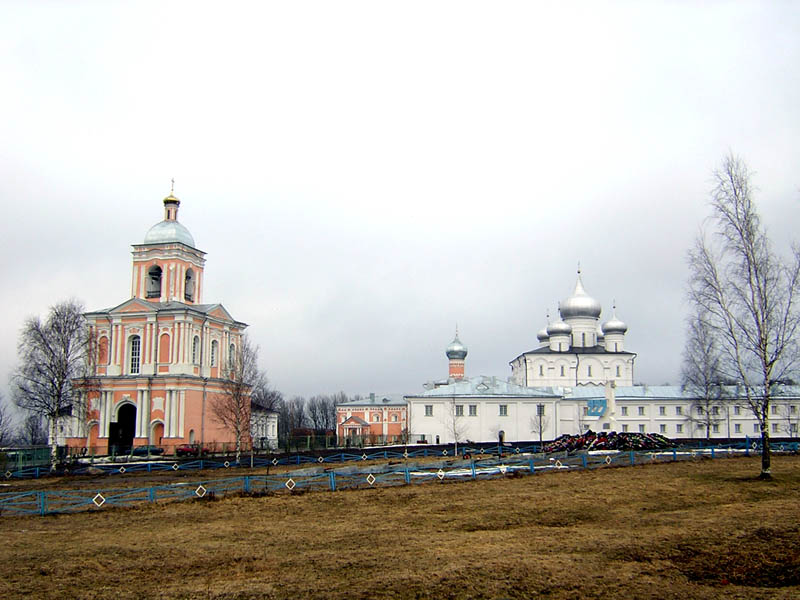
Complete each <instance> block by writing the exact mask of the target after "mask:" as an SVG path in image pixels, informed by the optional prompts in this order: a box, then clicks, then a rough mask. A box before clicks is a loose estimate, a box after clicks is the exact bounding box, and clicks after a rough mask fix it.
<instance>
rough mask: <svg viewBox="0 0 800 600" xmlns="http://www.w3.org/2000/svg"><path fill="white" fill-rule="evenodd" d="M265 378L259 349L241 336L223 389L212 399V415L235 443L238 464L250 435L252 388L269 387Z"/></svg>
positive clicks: (223, 383)
mask: <svg viewBox="0 0 800 600" xmlns="http://www.w3.org/2000/svg"><path fill="white" fill-rule="evenodd" d="M266 385H267V382H266V375H265V374H264V372H263V371H261V370H260V369H259V368H258V346H253V344H252V343H251V342H250V339H249V338H248V337H247V336H246V335H243V336H242V341H241V343H240V344H239V347H238V348H237V349H236V353H235V355H234V357H233V361H232V364H231V368H230V371H229V374H228V378H227V379H225V380H224V381H223V382H222V384H221V388H222V390H221V391H220V392H219V393H217V394H214V395H213V396H212V397H211V412H212V414H213V416H214V418H215V419H216V420H217V422H219V423H220V424H221V425H222V426H223V427H225V429H227V430H228V431H230V432H231V433H232V434H233V436H234V438H235V440H236V461H237V462H238V461H239V460H240V459H241V455H242V439H243V438H244V437H245V436H246V435H249V433H250V403H251V394H252V391H253V389H258V388H263V387H266Z"/></svg>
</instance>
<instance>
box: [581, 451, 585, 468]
mask: <svg viewBox="0 0 800 600" xmlns="http://www.w3.org/2000/svg"><path fill="white" fill-rule="evenodd" d="M581 463H583V468H584V469H585V468H586V455H585V454H584V455H582V456H581Z"/></svg>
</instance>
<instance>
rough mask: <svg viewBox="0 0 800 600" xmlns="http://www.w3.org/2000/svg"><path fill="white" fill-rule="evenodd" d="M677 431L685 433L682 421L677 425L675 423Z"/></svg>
mask: <svg viewBox="0 0 800 600" xmlns="http://www.w3.org/2000/svg"><path fill="white" fill-rule="evenodd" d="M675 433H683V424H682V423H678V424H677V425H675Z"/></svg>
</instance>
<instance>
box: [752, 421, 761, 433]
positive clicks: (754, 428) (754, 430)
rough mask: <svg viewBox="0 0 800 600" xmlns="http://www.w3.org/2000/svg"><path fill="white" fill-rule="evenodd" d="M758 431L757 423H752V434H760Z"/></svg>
mask: <svg viewBox="0 0 800 600" xmlns="http://www.w3.org/2000/svg"><path fill="white" fill-rule="evenodd" d="M760 431H761V430H760V429H759V428H758V423H753V433H760Z"/></svg>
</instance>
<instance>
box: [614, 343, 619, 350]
mask: <svg viewBox="0 0 800 600" xmlns="http://www.w3.org/2000/svg"><path fill="white" fill-rule="evenodd" d="M614 352H619V344H618V343H617V342H614Z"/></svg>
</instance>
